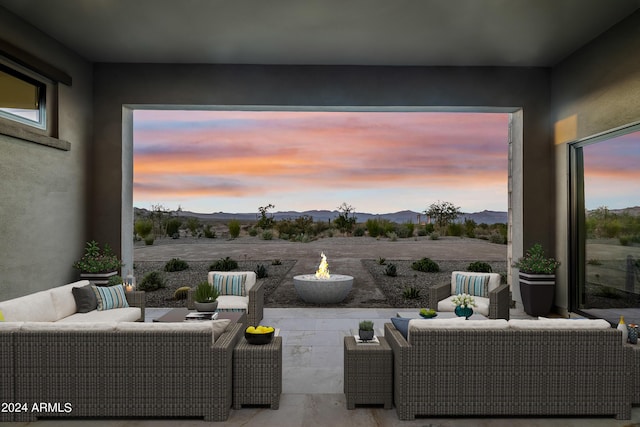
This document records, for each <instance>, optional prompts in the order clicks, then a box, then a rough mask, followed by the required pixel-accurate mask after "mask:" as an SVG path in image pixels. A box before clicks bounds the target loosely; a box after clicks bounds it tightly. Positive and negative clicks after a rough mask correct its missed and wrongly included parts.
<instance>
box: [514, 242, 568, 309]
mask: <svg viewBox="0 0 640 427" xmlns="http://www.w3.org/2000/svg"><path fill="white" fill-rule="evenodd" d="M559 265H560V262H559V261H557V260H556V259H555V258H552V257H547V256H545V254H544V250H543V248H542V245H541V244H539V243H536V244H535V245H533V246H532V247H531V248H530V249H529V250H528V251H527V252H526V254H525V256H523V257H522V258H520V259H518V261H517V262H515V263H513V267H515V268H517V269H518V270H519V274H518V276H519V279H520V296H521V297H522V305H523V306H524V311H525V312H526V313H527V314H529V315H530V316H544V315H546V314H548V313H549V311H551V307H552V306H553V297H554V294H555V284H556V274H555V273H556V269H557V268H558V266H559Z"/></svg>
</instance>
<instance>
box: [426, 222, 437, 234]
mask: <svg viewBox="0 0 640 427" xmlns="http://www.w3.org/2000/svg"><path fill="white" fill-rule="evenodd" d="M424 231H425V232H426V233H427V234H431V233H433V232H434V231H436V226H435V225H433V224H425V225H424Z"/></svg>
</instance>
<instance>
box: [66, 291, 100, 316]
mask: <svg viewBox="0 0 640 427" xmlns="http://www.w3.org/2000/svg"><path fill="white" fill-rule="evenodd" d="M71 293H73V299H75V300H76V311H77V312H78V313H88V312H90V311H93V310H95V309H96V308H98V300H97V299H96V294H95V293H94V292H93V289H91V285H86V286H82V287H81V288H71Z"/></svg>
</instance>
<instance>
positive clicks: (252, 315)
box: [187, 271, 264, 326]
mask: <svg viewBox="0 0 640 427" xmlns="http://www.w3.org/2000/svg"><path fill="white" fill-rule="evenodd" d="M214 274H220V275H223V276H227V275H237V274H246V275H247V279H246V282H245V288H246V296H231V295H221V296H220V297H218V311H242V310H245V311H246V313H247V322H248V325H251V326H255V325H258V324H260V321H261V320H262V318H263V312H264V286H263V283H262V282H258V281H257V278H256V273H255V272H253V271H230V272H222V271H210V272H209V274H208V278H207V279H208V281H209V284H211V285H212V286H213V276H214ZM194 293H195V288H191V289H189V292H188V293H187V308H188V309H189V310H195V308H196V307H195V304H194V302H195V300H194V299H193V294H194Z"/></svg>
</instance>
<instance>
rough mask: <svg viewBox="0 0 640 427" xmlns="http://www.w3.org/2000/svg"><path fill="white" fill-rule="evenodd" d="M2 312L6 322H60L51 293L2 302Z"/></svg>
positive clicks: (0, 303) (39, 293)
mask: <svg viewBox="0 0 640 427" xmlns="http://www.w3.org/2000/svg"><path fill="white" fill-rule="evenodd" d="M74 304H75V302H74ZM0 311H2V314H3V315H4V320H5V321H6V322H29V321H31V322H55V321H56V320H58V316H57V314H56V310H55V308H54V307H53V301H52V300H51V294H50V293H49V291H40V292H36V293H35V294H29V295H25V296H23V297H18V298H14V299H10V300H7V301H2V302H0Z"/></svg>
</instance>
